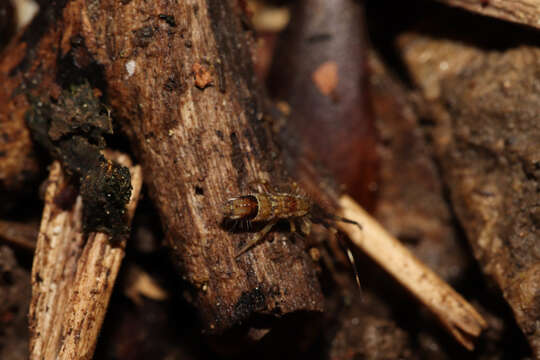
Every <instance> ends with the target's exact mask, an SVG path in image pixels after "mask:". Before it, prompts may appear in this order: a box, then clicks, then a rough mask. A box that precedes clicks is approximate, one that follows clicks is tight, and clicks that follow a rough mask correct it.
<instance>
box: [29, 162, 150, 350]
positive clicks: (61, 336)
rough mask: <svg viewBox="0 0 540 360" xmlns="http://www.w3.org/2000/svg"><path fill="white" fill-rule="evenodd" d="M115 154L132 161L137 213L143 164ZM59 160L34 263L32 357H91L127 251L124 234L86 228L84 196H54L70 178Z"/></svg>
mask: <svg viewBox="0 0 540 360" xmlns="http://www.w3.org/2000/svg"><path fill="white" fill-rule="evenodd" d="M112 156H113V157H115V160H116V161H118V162H120V163H122V164H123V165H125V166H128V167H130V171H131V175H132V185H133V192H132V195H131V199H130V203H129V205H128V207H127V212H128V216H129V219H131V217H132V216H133V212H134V211H135V206H136V204H137V200H138V196H139V191H140V188H141V185H142V176H141V172H140V168H139V167H136V166H132V165H131V163H130V160H129V158H127V156H125V155H119V154H113V155H112ZM64 176H65V175H64V173H63V172H62V170H61V168H60V164H59V163H58V162H55V163H54V164H53V165H52V166H51V174H50V176H49V180H48V186H47V190H46V194H45V208H44V210H43V218H42V222H41V228H40V233H39V236H38V243H37V248H36V254H35V256H34V264H33V266H32V302H31V304H30V311H29V319H30V333H31V340H30V359H43V358H46V359H49V358H51V359H52V358H54V359H91V358H92V355H93V352H94V348H95V346H96V342H97V337H98V335H99V331H100V329H101V324H102V323H103V319H104V317H105V312H106V311H107V305H108V302H109V298H110V296H111V293H112V289H113V286H114V282H115V279H116V276H117V274H118V270H119V268H120V264H121V262H122V258H123V257H124V248H125V244H126V239H125V238H124V239H122V240H120V241H116V242H114V243H113V242H111V237H110V236H108V235H107V234H104V233H90V234H89V235H88V237H87V238H85V236H84V232H83V215H82V212H83V209H82V198H81V197H80V196H78V197H77V198H76V200H75V202H74V203H72V204H71V207H70V208H68V209H66V208H62V207H61V206H59V204H58V203H57V201H56V198H57V196H58V195H59V194H61V193H62V191H64V190H65V188H66V186H69V183H68V181H67V179H66V178H65V177H64Z"/></svg>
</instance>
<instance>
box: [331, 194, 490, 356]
mask: <svg viewBox="0 0 540 360" xmlns="http://www.w3.org/2000/svg"><path fill="white" fill-rule="evenodd" d="M340 205H341V207H342V209H341V213H340V216H343V217H345V218H347V219H351V220H354V221H356V222H358V223H359V224H362V228H363V229H362V230H360V229H359V228H358V227H357V226H356V225H352V224H348V223H339V225H338V226H339V228H340V229H341V230H343V231H344V232H346V233H347V235H348V236H349V238H350V239H351V241H352V242H353V243H354V244H355V245H356V246H358V247H359V248H360V249H361V250H362V251H364V252H365V253H366V254H367V255H369V256H370V257H371V258H373V259H374V260H375V261H376V262H377V263H378V264H379V265H381V266H382V267H383V268H384V269H385V270H386V271H388V272H389V273H390V274H391V275H392V276H393V277H394V278H395V279H396V280H398V281H399V282H400V283H401V284H402V285H403V286H405V287H406V288H407V289H408V290H409V291H410V292H411V293H412V294H413V295H414V296H415V297H416V298H417V299H418V300H420V301H421V302H422V303H423V304H424V305H426V306H427V307H428V308H429V309H430V310H431V311H432V312H433V313H434V314H435V315H436V316H437V317H438V318H439V320H440V321H441V322H442V324H443V325H444V326H445V327H446V328H447V329H448V331H450V333H451V334H452V335H453V336H454V337H455V338H456V339H457V341H459V342H460V343H461V344H462V345H463V346H465V347H466V348H467V349H469V350H472V349H473V348H474V344H473V342H472V339H471V338H474V337H477V336H478V335H480V333H481V332H482V329H484V328H485V327H486V326H487V324H486V322H485V320H484V319H483V318H482V316H481V315H480V314H479V313H478V312H477V311H476V310H475V309H474V308H473V307H472V305H470V304H469V303H468V302H467V301H466V300H465V299H463V298H462V297H461V295H459V294H458V293H457V292H455V291H454V289H452V288H451V287H450V285H448V284H447V283H446V282H444V281H443V280H442V279H441V278H439V276H437V275H436V274H435V273H434V272H433V271H432V270H430V269H429V268H428V267H427V266H426V265H424V264H423V263H422V262H420V260H418V259H417V258H416V257H415V256H414V255H413V254H412V253H411V252H410V251H409V250H408V249H407V248H406V247H405V246H403V245H402V244H401V243H400V242H399V241H398V240H397V239H396V238H394V237H393V236H392V235H390V234H389V233H388V232H387V231H386V230H385V229H384V228H383V227H382V226H381V225H380V224H379V223H378V222H377V221H376V220H375V219H374V218H372V217H371V216H370V215H369V214H368V213H367V212H366V211H365V210H363V209H362V208H361V207H360V206H359V205H358V204H356V202H355V201H354V200H352V199H351V198H350V197H348V196H343V197H341V199H340Z"/></svg>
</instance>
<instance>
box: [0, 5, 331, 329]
mask: <svg viewBox="0 0 540 360" xmlns="http://www.w3.org/2000/svg"><path fill="white" fill-rule="evenodd" d="M238 6H239V5H238V3H237V2H236V1H231V2H230V4H229V3H228V2H223V1H210V0H209V1H203V0H197V1H195V0H192V1H188V2H182V3H180V4H178V3H171V2H170V1H165V0H163V1H158V2H145V1H142V0H141V1H139V0H135V1H130V2H116V1H102V2H99V3H98V4H97V5H96V3H93V2H92V3H88V2H86V1H83V0H74V1H69V2H67V3H63V2H62V3H59V2H53V3H50V4H49V3H48V4H44V5H43V8H42V9H41V12H40V14H39V15H38V19H37V20H36V21H34V22H33V23H32V25H31V26H30V27H29V28H28V30H27V31H26V32H25V34H24V35H23V36H22V37H20V38H19V39H18V40H16V41H15V42H13V43H12V44H11V45H10V46H9V47H8V48H7V49H6V51H10V52H13V53H17V54H19V56H18V57H11V59H10V63H9V64H4V65H3V69H5V71H3V74H7V76H8V77H9V81H10V82H9V84H22V87H21V88H20V89H22V90H21V91H22V92H23V93H24V95H20V96H19V97H17V96H18V94H19V93H18V92H15V88H16V85H13V86H11V87H9V88H8V87H4V90H3V91H5V93H6V95H5V99H8V100H6V101H7V102H8V103H9V104H11V103H12V102H14V101H15V100H17V101H18V102H17V103H13V104H12V105H10V106H11V108H16V109H17V114H18V117H17V118H16V119H15V120H16V121H17V124H18V126H22V124H23V115H24V113H25V112H26V110H27V109H28V108H29V106H30V105H29V102H28V100H27V97H25V95H32V96H36V97H41V96H50V97H51V98H53V99H54V98H57V97H58V95H59V94H60V91H61V89H65V88H69V86H70V85H71V84H73V83H80V82H81V80H82V79H88V80H89V81H90V84H91V85H92V87H94V88H97V89H100V90H101V91H103V92H106V100H108V101H109V103H110V104H111V105H112V109H113V116H114V117H116V118H120V119H121V121H122V123H123V125H124V126H123V128H124V130H125V132H126V133H127V134H128V136H129V138H130V140H131V142H132V144H133V145H134V148H135V149H136V151H137V153H138V155H139V158H140V161H141V165H142V166H143V168H144V172H145V174H146V175H145V177H146V181H147V183H148V186H149V193H150V195H151V197H152V198H153V200H154V201H155V203H156V206H157V208H158V210H159V212H160V215H161V218H162V223H163V226H164V229H165V233H166V236H167V239H168V243H169V245H170V247H171V249H172V252H173V253H174V257H175V258H176V259H177V262H178V263H179V265H180V267H181V269H182V274H183V276H184V278H185V279H186V280H187V281H188V282H189V283H190V284H191V285H192V287H191V288H192V290H193V294H192V296H191V298H192V299H193V300H194V303H195V304H196V305H197V306H198V307H199V309H201V314H202V318H203V320H204V323H205V325H206V328H207V329H208V330H210V331H222V330H225V329H227V328H229V327H231V326H232V325H235V324H238V323H240V322H243V321H245V320H246V319H248V318H249V317H250V316H251V315H252V314H253V313H263V314H273V315H277V316H280V315H284V314H287V313H290V312H294V311H300V310H304V311H322V309H323V297H322V294H321V291H320V287H319V283H318V281H317V278H316V274H315V269H314V267H313V264H312V262H311V260H310V258H309V257H308V255H307V254H305V252H304V251H303V243H302V240H301V239H300V240H297V239H296V238H295V240H294V241H291V239H293V238H294V236H292V235H290V234H288V235H287V234H280V235H275V234H270V235H269V236H267V237H266V239H265V241H263V242H262V243H261V245H259V246H257V247H256V248H255V249H253V250H252V251H250V252H249V253H247V254H245V255H244V256H242V257H240V258H238V259H235V254H236V251H237V250H238V249H239V248H240V246H241V245H242V244H243V243H244V241H246V240H247V238H249V237H251V236H254V235H255V234H254V233H253V232H251V233H245V232H238V231H236V232H231V231H230V229H227V228H225V227H224V226H222V225H223V224H222V214H221V206H222V204H223V202H224V200H226V199H227V198H229V197H232V196H236V195H239V194H242V193H245V192H249V191H253V190H255V189H256V185H255V184H257V183H258V182H261V181H263V180H266V181H267V182H268V183H269V184H271V185H272V186H283V185H290V183H291V180H290V179H289V178H288V176H287V174H286V173H284V171H283V170H282V169H283V166H281V164H280V161H279V156H278V155H279V150H278V149H277V148H276V146H275V145H274V143H273V141H272V137H271V134H270V131H269V126H268V125H269V124H268V121H267V120H268V117H267V116H266V114H265V110H264V95H263V93H262V92H261V90H260V89H259V88H258V87H257V85H256V83H255V82H254V81H255V80H254V76H253V70H252V67H251V53H250V49H249V44H250V41H249V40H250V37H249V33H246V30H245V26H244V25H245V24H243V23H242V22H241V20H240V19H241V18H242V17H243V16H244V14H243V10H244V9H242V8H239V7H238ZM53 48H54V49H58V51H51V49H53ZM30 85H31V86H30ZM9 104H8V105H9ZM1 108H2V109H9V108H10V107H9V106H7V107H1ZM4 116H5V114H4ZM233 230H234V229H233ZM273 238H275V239H276V240H277V239H279V241H274V242H272V243H271V241H269V240H272V239H273Z"/></svg>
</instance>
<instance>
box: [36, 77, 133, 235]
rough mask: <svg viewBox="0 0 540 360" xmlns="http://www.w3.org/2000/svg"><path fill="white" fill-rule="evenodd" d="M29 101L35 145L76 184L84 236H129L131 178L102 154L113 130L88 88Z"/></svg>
mask: <svg viewBox="0 0 540 360" xmlns="http://www.w3.org/2000/svg"><path fill="white" fill-rule="evenodd" d="M29 101H30V103H31V105H32V106H31V110H30V111H28V113H27V114H26V121H27V123H28V126H29V127H30V129H31V130H32V134H33V136H34V138H35V140H36V141H37V142H38V143H39V144H40V145H42V146H43V147H45V148H46V149H47V150H48V152H49V153H50V154H51V156H53V157H54V158H56V159H58V160H60V161H61V162H62V165H63V167H64V169H65V170H66V172H67V173H68V175H70V176H72V177H73V178H74V180H77V181H78V182H79V183H80V187H81V189H80V193H81V196H82V198H83V205H84V212H83V226H84V230H85V231H86V232H93V231H100V232H105V233H107V234H109V235H111V236H112V237H116V236H120V235H123V234H125V233H126V232H128V231H129V228H128V226H127V225H126V216H125V214H126V205H127V203H128V201H129V198H130V196H131V177H130V174H129V170H128V169H127V168H126V167H123V166H121V165H118V164H116V163H113V162H111V161H108V160H106V159H105V158H104V157H103V155H102V154H101V150H103V149H104V148H105V145H106V144H105V138H104V135H106V134H112V129H113V126H112V122H111V119H110V117H109V116H108V114H107V113H106V111H105V108H104V107H103V105H102V104H101V102H100V101H99V99H98V98H97V97H96V96H95V95H94V92H93V90H92V88H91V87H90V85H89V84H88V83H83V84H82V85H79V86H72V87H71V88H70V90H66V91H63V92H62V94H61V95H60V96H59V98H58V99H56V101H55V100H54V99H46V100H43V99H37V98H30V97H29Z"/></svg>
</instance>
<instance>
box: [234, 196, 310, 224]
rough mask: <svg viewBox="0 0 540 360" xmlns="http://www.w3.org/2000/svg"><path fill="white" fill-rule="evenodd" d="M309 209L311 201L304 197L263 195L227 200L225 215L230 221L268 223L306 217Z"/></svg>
mask: <svg viewBox="0 0 540 360" xmlns="http://www.w3.org/2000/svg"><path fill="white" fill-rule="evenodd" d="M309 209H310V203H309V201H308V200H307V199H306V198H304V197H302V196H299V195H291V194H266V193H261V194H250V195H245V196H240V197H236V198H231V199H229V200H227V202H226V203H225V205H224V207H223V214H224V215H225V216H226V217H228V218H229V219H246V220H251V221H268V220H273V219H288V218H293V217H300V216H304V215H306V214H307V213H308V212H309Z"/></svg>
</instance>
